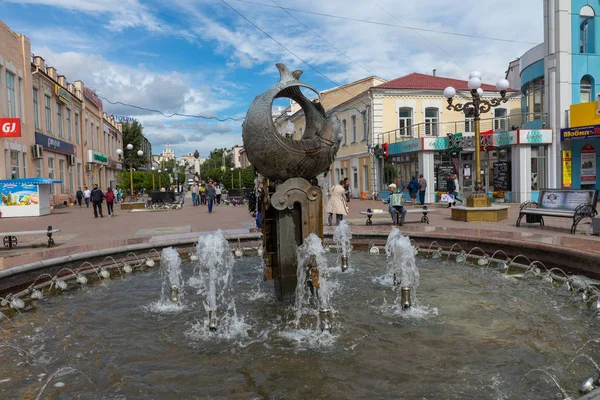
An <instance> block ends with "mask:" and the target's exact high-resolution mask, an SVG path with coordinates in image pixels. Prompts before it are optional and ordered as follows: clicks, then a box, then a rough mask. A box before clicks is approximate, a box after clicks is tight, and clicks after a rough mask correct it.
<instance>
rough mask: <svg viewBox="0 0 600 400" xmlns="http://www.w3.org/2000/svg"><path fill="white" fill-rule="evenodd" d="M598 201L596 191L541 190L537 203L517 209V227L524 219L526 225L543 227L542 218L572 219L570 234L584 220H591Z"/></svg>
mask: <svg viewBox="0 0 600 400" xmlns="http://www.w3.org/2000/svg"><path fill="white" fill-rule="evenodd" d="M597 201H598V191H597V190H575V189H542V190H540V198H539V201H537V202H535V201H526V202H524V203H522V204H521V206H520V208H519V218H517V224H516V225H517V226H521V220H522V219H523V217H525V222H527V223H539V224H540V226H544V217H558V218H572V219H573V223H572V224H571V233H572V234H574V233H575V231H576V230H577V225H578V224H579V223H580V222H581V221H582V220H583V219H585V218H593V217H595V216H596V215H597V214H598V212H597V211H596V202H597Z"/></svg>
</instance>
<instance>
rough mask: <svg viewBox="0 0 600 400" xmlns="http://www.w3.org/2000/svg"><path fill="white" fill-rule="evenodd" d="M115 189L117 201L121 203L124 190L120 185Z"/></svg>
mask: <svg viewBox="0 0 600 400" xmlns="http://www.w3.org/2000/svg"><path fill="white" fill-rule="evenodd" d="M115 191H116V195H117V198H116V202H117V203H119V202H120V201H121V197H122V196H123V191H122V190H121V188H120V187H118V186H116V188H115Z"/></svg>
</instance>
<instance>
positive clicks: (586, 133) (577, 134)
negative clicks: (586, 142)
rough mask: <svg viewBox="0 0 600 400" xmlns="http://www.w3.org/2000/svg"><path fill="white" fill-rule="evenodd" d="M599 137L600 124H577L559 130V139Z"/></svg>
mask: <svg viewBox="0 0 600 400" xmlns="http://www.w3.org/2000/svg"><path fill="white" fill-rule="evenodd" d="M599 137H600V125H593V126H579V127H575V128H566V129H561V130H560V141H561V142H563V141H565V140H575V139H586V138H599Z"/></svg>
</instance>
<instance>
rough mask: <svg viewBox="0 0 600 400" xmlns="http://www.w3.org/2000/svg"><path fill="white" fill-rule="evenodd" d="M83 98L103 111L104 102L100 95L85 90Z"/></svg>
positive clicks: (88, 89) (90, 90)
mask: <svg viewBox="0 0 600 400" xmlns="http://www.w3.org/2000/svg"><path fill="white" fill-rule="evenodd" d="M83 96H84V97H85V98H86V99H88V100H89V101H91V102H92V103H94V104H95V105H96V107H98V108H99V109H101V110H102V100H100V97H98V95H97V94H96V93H94V92H93V91H92V89H90V88H83Z"/></svg>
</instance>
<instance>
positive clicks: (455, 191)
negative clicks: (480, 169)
mask: <svg viewBox="0 0 600 400" xmlns="http://www.w3.org/2000/svg"><path fill="white" fill-rule="evenodd" d="M453 178H454V205H456V201H457V200H458V201H460V204H465V202H464V201H462V199H459V198H458V196H460V189H459V186H458V175H456V174H454V177H453Z"/></svg>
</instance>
